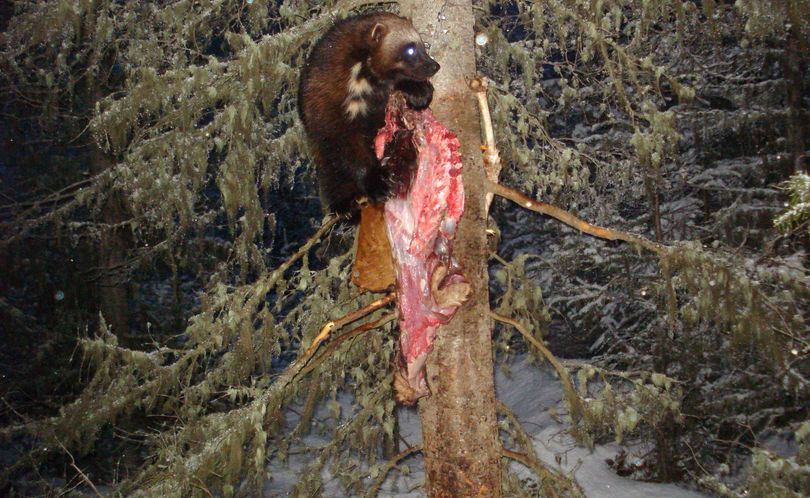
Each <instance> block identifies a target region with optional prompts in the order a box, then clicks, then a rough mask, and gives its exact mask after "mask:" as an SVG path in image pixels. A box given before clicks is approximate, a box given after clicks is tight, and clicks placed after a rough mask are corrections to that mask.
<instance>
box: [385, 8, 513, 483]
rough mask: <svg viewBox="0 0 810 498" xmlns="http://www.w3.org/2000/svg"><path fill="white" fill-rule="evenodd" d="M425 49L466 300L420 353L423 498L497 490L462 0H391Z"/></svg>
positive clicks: (479, 169)
mask: <svg viewBox="0 0 810 498" xmlns="http://www.w3.org/2000/svg"><path fill="white" fill-rule="evenodd" d="M401 7H402V10H401V12H402V14H403V15H405V16H408V17H411V18H412V19H413V23H414V25H415V26H416V29H417V30H418V31H419V32H420V33H421V35H422V37H423V39H424V40H425V41H426V42H429V43H430V44H431V51H430V52H431V55H432V56H433V57H434V58H435V59H436V60H437V61H438V62H439V64H441V66H442V67H441V70H440V71H439V72H438V73H437V74H436V76H435V77H434V78H433V79H432V81H433V84H434V86H435V93H434V97H433V104H432V105H431V108H432V109H433V112H434V113H435V115H436V117H437V118H438V119H439V120H440V121H441V122H442V123H443V124H444V125H445V126H447V127H448V128H449V129H451V130H452V131H453V132H455V133H456V134H457V135H458V137H459V140H460V141H461V153H462V159H463V164H464V166H463V168H464V169H463V175H464V188H465V195H466V208H465V211H464V216H463V217H462V219H461V222H460V223H459V229H458V233H457V235H456V240H455V246H454V254H455V255H456V257H457V258H458V260H459V261H460V263H461V265H462V267H463V271H464V274H465V275H466V277H467V279H468V280H469V281H470V284H471V286H472V292H471V296H470V299H469V300H468V301H467V302H466V303H465V304H464V305H463V306H462V307H461V308H460V309H459V311H458V312H457V313H456V316H455V317H454V318H453V319H452V321H451V322H450V323H449V324H448V325H446V326H444V327H442V329H441V330H440V331H439V333H438V335H437V339H436V342H435V344H434V349H433V352H432V353H430V355H429V356H428V361H427V378H428V383H429V384H430V388H431V391H432V395H431V396H430V397H428V398H423V399H422V400H421V401H420V403H419V413H420V417H421V420H422V437H423V454H424V457H425V470H426V480H427V482H426V483H425V486H426V489H427V493H428V496H431V497H464V496H481V497H484V496H485V497H499V496H501V443H500V440H499V435H498V425H497V418H496V414H495V385H494V377H493V374H494V372H493V364H492V344H491V326H490V325H491V324H490V320H489V315H488V313H487V312H488V310H489V293H488V281H489V278H488V273H487V243H486V242H487V241H486V232H485V229H486V222H487V214H486V207H485V194H486V182H485V178H486V176H485V172H484V165H483V160H482V157H481V150H480V144H481V135H480V130H479V120H478V111H477V107H476V101H475V95H474V94H473V93H472V92H471V91H470V89H469V88H468V82H469V81H471V80H472V79H473V78H474V77H475V74H476V73H475V53H474V45H473V38H474V33H473V25H474V17H473V11H472V3H471V2H470V1H469V0H465V1H458V2H425V1H419V0H405V1H402V2H401Z"/></svg>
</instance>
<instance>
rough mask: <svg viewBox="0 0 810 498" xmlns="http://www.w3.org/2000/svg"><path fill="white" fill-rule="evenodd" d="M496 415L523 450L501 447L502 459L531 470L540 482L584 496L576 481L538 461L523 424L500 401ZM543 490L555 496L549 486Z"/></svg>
mask: <svg viewBox="0 0 810 498" xmlns="http://www.w3.org/2000/svg"><path fill="white" fill-rule="evenodd" d="M498 413H500V414H501V415H503V416H504V417H506V419H507V420H508V421H509V423H510V425H511V426H512V427H513V428H514V430H515V434H514V436H516V437H517V438H516V440H517V443H518V444H519V445H520V446H523V448H524V452H519V451H514V450H510V449H508V448H505V447H501V455H502V456H503V458H509V459H511V460H515V461H517V462H520V463H522V464H523V465H525V466H526V467H527V468H528V469H530V470H532V471H533V472H534V473H535V474H536V475H537V476H538V477H539V478H540V479H541V482H542V481H544V480H548V481H552V482H554V483H556V484H557V486H558V489H559V488H563V489H565V488H568V489H570V490H571V491H573V492H574V494H575V495H577V496H585V493H584V492H583V491H582V488H580V487H579V483H577V482H576V479H574V478H573V477H570V478H569V477H566V476H564V475H562V474H561V473H560V472H557V471H555V470H552V469H550V468H548V467H547V466H546V465H545V464H543V462H541V461H540V459H539V458H538V457H537V454H536V453H535V451H534V448H533V447H532V444H531V439H530V438H529V435H528V433H527V432H526V430H525V429H524V428H523V424H521V423H520V421H519V420H518V419H517V417H516V416H515V413H514V412H513V411H512V410H511V409H510V408H509V407H508V406H506V405H505V404H504V403H503V402H502V401H498ZM544 488H545V489H544V491H546V492H548V493H550V494H551V496H557V495H556V494H555V493H554V488H552V487H550V486H545V487H544Z"/></svg>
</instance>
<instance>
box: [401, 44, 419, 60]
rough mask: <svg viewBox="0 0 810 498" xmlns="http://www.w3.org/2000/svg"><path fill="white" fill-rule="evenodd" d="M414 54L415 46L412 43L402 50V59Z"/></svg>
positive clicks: (411, 56)
mask: <svg viewBox="0 0 810 498" xmlns="http://www.w3.org/2000/svg"><path fill="white" fill-rule="evenodd" d="M415 56H416V47H414V46H413V45H408V46H407V47H405V50H404V51H403V52H402V58H403V59H413V58H414V57H415Z"/></svg>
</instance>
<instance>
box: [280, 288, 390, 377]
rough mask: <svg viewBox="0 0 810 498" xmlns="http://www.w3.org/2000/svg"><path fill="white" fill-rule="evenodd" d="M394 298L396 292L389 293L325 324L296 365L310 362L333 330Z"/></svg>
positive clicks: (371, 311)
mask: <svg viewBox="0 0 810 498" xmlns="http://www.w3.org/2000/svg"><path fill="white" fill-rule="evenodd" d="M396 298H397V293H396V292H389V293H388V294H387V295H386V296H385V297H382V298H380V299H377V300H376V301H374V302H372V303H370V304H368V305H366V306H363V307H362V308H360V309H359V310H356V311H352V312H351V313H347V314H345V315H343V316H342V317H340V318H338V319H337V320H330V321H329V322H327V323H326V325H324V326H323V327H322V328H321V331H320V332H319V333H318V335H316V336H315V339H313V340H312V343H311V344H310V345H309V347H308V348H307V349H306V351H304V354H302V355H301V357H300V358H298V360H297V361H296V363H297V364H299V365H305V364H306V363H307V362H308V361H309V360H310V358H311V357H312V355H313V354H315V351H316V350H317V349H318V346H320V344H321V343H322V342H323V341H324V340H325V339H326V338H327V337H329V334H331V333H332V331H333V330H335V329H339V328H340V327H343V326H344V325H346V324H349V323H352V322H354V321H356V320H359V319H360V318H363V317H364V316H366V315H368V314H370V313H373V312H374V311H377V310H378V309H380V308H383V307H385V306H387V305H388V304H389V303H390V302H392V301H394V300H395V299H396Z"/></svg>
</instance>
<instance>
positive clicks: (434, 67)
mask: <svg viewBox="0 0 810 498" xmlns="http://www.w3.org/2000/svg"><path fill="white" fill-rule="evenodd" d="M367 36H368V44H369V47H370V49H371V50H370V56H369V58H368V61H367V64H368V67H369V69H371V71H372V72H373V73H374V74H375V75H376V76H377V77H379V78H382V79H385V80H388V81H394V82H396V81H400V80H416V81H425V80H427V79H428V78H430V77H431V76H433V75H434V74H436V71H438V70H439V67H440V66H439V63H438V62H436V61H435V60H433V59H432V58H431V57H430V56H429V55H428V53H427V50H426V47H425V43H424V42H423V41H422V37H420V36H419V33H417V32H416V29H414V27H413V24H411V21H410V20H409V19H405V18H404V17H399V16H396V15H393V14H392V15H386V16H385V17H380V18H379V19H378V22H376V23H375V24H374V25H373V26H372V27H371V29H370V30H369V32H368V35H367Z"/></svg>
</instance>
